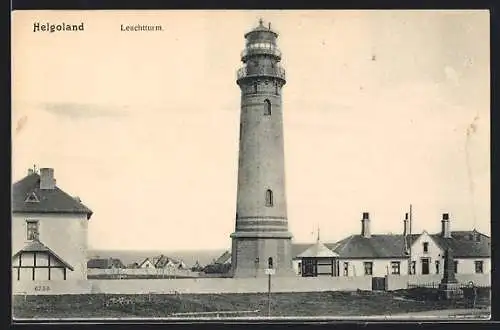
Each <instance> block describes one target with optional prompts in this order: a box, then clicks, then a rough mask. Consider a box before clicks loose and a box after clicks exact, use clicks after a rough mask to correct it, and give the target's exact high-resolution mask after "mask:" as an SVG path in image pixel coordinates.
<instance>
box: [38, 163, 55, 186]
mask: <svg viewBox="0 0 500 330" xmlns="http://www.w3.org/2000/svg"><path fill="white" fill-rule="evenodd" d="M55 187H56V180H55V179H54V169H53V168H41V169H40V189H44V190H51V189H54V188H55Z"/></svg>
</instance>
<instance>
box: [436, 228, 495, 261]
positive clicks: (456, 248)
mask: <svg viewBox="0 0 500 330" xmlns="http://www.w3.org/2000/svg"><path fill="white" fill-rule="evenodd" d="M431 237H432V238H433V239H434V240H435V241H436V243H437V244H439V246H441V248H443V249H445V250H446V249H448V248H450V249H451V253H452V255H453V257H454V258H474V257H476V258H477V257H484V258H489V257H491V238H490V237H489V236H487V235H485V234H482V233H480V232H478V231H477V230H470V231H452V232H451V238H444V237H443V236H442V235H441V234H432V235H431ZM476 238H478V239H476Z"/></svg>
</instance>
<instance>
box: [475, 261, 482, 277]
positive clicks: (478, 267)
mask: <svg viewBox="0 0 500 330" xmlns="http://www.w3.org/2000/svg"><path fill="white" fill-rule="evenodd" d="M474 266H475V269H476V274H482V273H483V261H482V260H477V261H474Z"/></svg>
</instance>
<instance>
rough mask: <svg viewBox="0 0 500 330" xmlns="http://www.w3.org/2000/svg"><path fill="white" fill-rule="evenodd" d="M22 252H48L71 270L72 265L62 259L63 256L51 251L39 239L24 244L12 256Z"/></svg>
mask: <svg viewBox="0 0 500 330" xmlns="http://www.w3.org/2000/svg"><path fill="white" fill-rule="evenodd" d="M23 252H45V253H48V254H50V255H51V256H52V257H54V258H55V259H56V260H57V261H59V262H60V263H62V264H63V265H64V266H66V268H68V269H69V270H71V271H73V267H72V266H71V265H70V264H68V263H67V262H66V261H64V259H63V258H61V257H59V256H58V255H57V254H56V253H55V252H54V251H52V250H51V249H50V248H48V247H47V246H46V245H45V244H43V243H42V242H40V241H39V240H34V241H31V242H29V243H28V244H26V245H25V246H24V247H23V248H22V249H21V250H19V251H17V252H16V253H15V254H14V255H13V256H12V258H15V257H17V256H18V255H19V254H20V253H23Z"/></svg>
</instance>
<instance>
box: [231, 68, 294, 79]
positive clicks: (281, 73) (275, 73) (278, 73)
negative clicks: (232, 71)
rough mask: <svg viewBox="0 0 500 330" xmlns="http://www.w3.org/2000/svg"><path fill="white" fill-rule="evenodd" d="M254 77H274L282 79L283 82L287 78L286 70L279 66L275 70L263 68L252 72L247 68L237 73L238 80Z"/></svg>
mask: <svg viewBox="0 0 500 330" xmlns="http://www.w3.org/2000/svg"><path fill="white" fill-rule="evenodd" d="M252 76H272V77H278V78H281V79H283V80H285V78H286V75H285V69H283V68H282V67H279V66H275V67H274V68H269V67H262V68H259V69H252V70H248V68H247V67H242V68H240V69H239V70H238V72H237V78H238V80H239V79H242V78H246V77H252Z"/></svg>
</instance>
